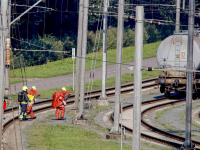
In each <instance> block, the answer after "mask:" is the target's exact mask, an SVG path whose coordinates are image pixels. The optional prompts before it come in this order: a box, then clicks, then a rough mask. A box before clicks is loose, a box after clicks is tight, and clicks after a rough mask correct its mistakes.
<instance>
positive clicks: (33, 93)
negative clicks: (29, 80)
mask: <svg viewBox="0 0 200 150" xmlns="http://www.w3.org/2000/svg"><path fill="white" fill-rule="evenodd" d="M27 93H28V98H29V102H28V105H27V113H29V112H30V115H31V118H32V119H35V118H36V116H34V113H33V105H34V103H35V101H36V98H37V97H38V96H40V95H41V94H40V93H39V92H38V91H36V87H35V86H32V88H31V90H30V91H28V92H27Z"/></svg>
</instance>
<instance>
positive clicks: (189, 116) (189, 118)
mask: <svg viewBox="0 0 200 150" xmlns="http://www.w3.org/2000/svg"><path fill="white" fill-rule="evenodd" d="M194 11H195V1H194V0H189V16H188V49H187V70H193V69H194V68H193V36H194V13H195V12H194ZM192 74H193V73H192V72H187V85H186V120H185V142H184V146H185V148H192V147H193V144H192V141H191V121H192V91H193V75H192Z"/></svg>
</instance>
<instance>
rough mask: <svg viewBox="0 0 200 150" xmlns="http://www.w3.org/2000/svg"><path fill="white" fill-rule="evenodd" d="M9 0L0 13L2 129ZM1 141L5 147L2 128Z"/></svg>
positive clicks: (0, 124)
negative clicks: (5, 17) (6, 21)
mask: <svg viewBox="0 0 200 150" xmlns="http://www.w3.org/2000/svg"><path fill="white" fill-rule="evenodd" d="M7 6H8V0H1V6H0V10H1V15H0V47H1V50H0V129H2V118H3V101H4V73H5V53H4V52H5V34H6V33H5V32H6V26H5V23H4V21H5V20H4V16H5V15H6V11H7V8H8V7H7ZM0 143H1V148H3V144H2V143H3V141H2V130H0Z"/></svg>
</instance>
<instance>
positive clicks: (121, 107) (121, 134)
mask: <svg viewBox="0 0 200 150" xmlns="http://www.w3.org/2000/svg"><path fill="white" fill-rule="evenodd" d="M122 117H123V104H122V103H121V150H122V149H123V141H122V139H123V138H122V135H123V133H122V128H123V125H122V119H123V118H122Z"/></svg>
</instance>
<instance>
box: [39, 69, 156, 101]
mask: <svg viewBox="0 0 200 150" xmlns="http://www.w3.org/2000/svg"><path fill="white" fill-rule="evenodd" d="M156 76H158V71H151V72H148V71H143V76H142V79H143V80H144V79H149V78H153V77H156ZM133 81H134V74H131V75H130V74H124V75H122V78H121V83H122V84H125V83H128V82H133ZM101 82H102V80H96V81H93V86H92V89H91V83H90V86H89V90H88V84H89V83H88V82H87V83H85V92H87V91H91V90H97V89H101V85H102V84H101ZM114 85H115V77H112V78H107V79H106V87H111V86H114ZM66 89H67V91H70V92H72V93H74V92H73V86H72V85H70V86H66ZM60 90H61V88H54V89H48V90H41V91H39V92H40V93H41V97H40V98H49V97H52V94H53V92H55V91H60Z"/></svg>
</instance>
